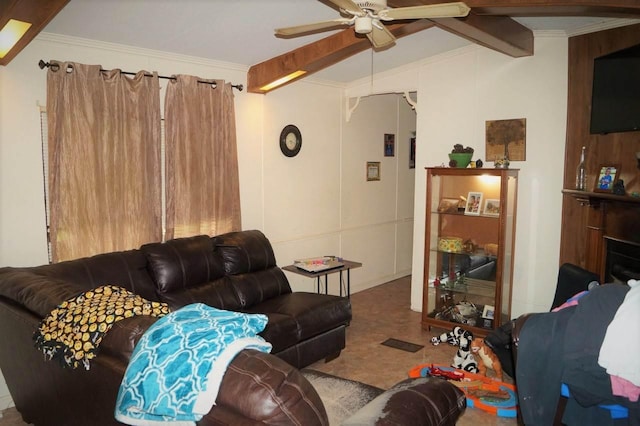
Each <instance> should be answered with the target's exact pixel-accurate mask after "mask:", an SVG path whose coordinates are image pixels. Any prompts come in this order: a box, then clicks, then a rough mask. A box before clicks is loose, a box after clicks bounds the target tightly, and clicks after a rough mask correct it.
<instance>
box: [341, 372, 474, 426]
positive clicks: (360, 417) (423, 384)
mask: <svg viewBox="0 0 640 426" xmlns="http://www.w3.org/2000/svg"><path fill="white" fill-rule="evenodd" d="M466 407H467V399H466V397H465V395H464V393H463V392H462V391H461V390H460V389H458V388H457V387H455V386H454V385H452V384H451V383H449V382H447V381H446V380H443V379H439V378H434V377H421V378H417V379H406V380H403V381H402V382H399V383H397V384H396V385H394V386H393V387H392V388H391V389H389V390H387V391H386V392H384V393H383V394H381V395H379V396H378V397H377V398H375V399H374V400H373V401H371V402H370V403H369V404H367V405H365V406H364V407H362V408H361V409H360V410H358V411H357V412H356V413H355V414H353V415H352V416H351V417H349V418H348V419H347V420H345V421H344V422H343V423H342V425H343V426H356V425H377V426H387V425H388V426H391V425H394V426H400V425H407V426H409V425H431V426H449V425H450V426H454V425H455V424H456V421H457V420H458V418H459V417H460V416H461V415H462V413H464V411H465V409H466Z"/></svg>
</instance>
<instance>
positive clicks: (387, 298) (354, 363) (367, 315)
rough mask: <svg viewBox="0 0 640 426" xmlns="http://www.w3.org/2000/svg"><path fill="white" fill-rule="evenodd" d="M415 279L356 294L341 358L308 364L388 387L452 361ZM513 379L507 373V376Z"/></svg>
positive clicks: (488, 420)
mask: <svg viewBox="0 0 640 426" xmlns="http://www.w3.org/2000/svg"><path fill="white" fill-rule="evenodd" d="M410 294H411V283H410V277H404V278H401V279H398V280H395V281H391V282H389V283H386V284H382V285H380V286H377V287H374V288H372V289H369V290H365V291H362V292H358V293H355V294H352V295H351V303H352V306H353V321H352V322H351V325H350V326H349V327H348V328H347V347H346V348H345V350H343V351H342V354H341V355H340V357H338V358H337V359H335V360H333V361H331V362H328V363H325V362H323V361H320V362H317V363H315V364H312V365H310V366H309V367H308V368H313V369H316V370H320V371H324V372H327V373H331V374H334V375H337V376H341V377H346V378H349V379H353V380H358V381H361V382H364V383H368V384H371V385H374V386H378V387H381V388H385V389H386V388H389V387H391V386H392V385H394V384H395V383H396V382H399V381H400V380H403V379H404V378H406V377H407V372H408V371H409V370H410V369H411V368H412V367H414V366H416V365H419V364H423V363H432V362H433V363H441V364H447V365H448V364H449V363H450V362H451V360H452V359H453V356H454V354H455V351H456V348H455V347H453V346H449V345H446V344H441V345H439V346H437V347H435V346H432V345H431V344H430V343H429V340H430V338H431V337H432V336H435V335H437V334H439V333H442V332H444V331H446V330H436V329H434V330H433V331H425V330H423V329H422V327H421V326H420V313H418V312H413V311H411V310H410ZM388 338H395V339H400V340H405V341H409V342H412V343H416V344H420V345H424V348H423V349H421V350H419V351H418V352H415V353H411V352H405V351H401V350H398V349H394V348H390V347H387V346H383V345H381V344H380V343H382V342H383V341H385V340H387V339H388ZM507 378H508V377H507ZM2 415H3V417H2V418H0V426H24V425H26V423H24V422H23V421H22V419H21V418H20V415H19V414H18V413H17V411H16V410H15V408H10V409H7V410H5V411H4V412H2ZM515 424H516V420H515V419H506V418H500V417H495V416H493V415H491V414H488V413H485V412H483V411H480V410H478V409H474V408H468V409H467V410H466V412H465V413H464V414H463V415H462V417H461V418H460V420H459V422H458V425H460V426H488V425H496V426H506V425H515Z"/></svg>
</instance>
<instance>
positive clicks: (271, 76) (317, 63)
mask: <svg viewBox="0 0 640 426" xmlns="http://www.w3.org/2000/svg"><path fill="white" fill-rule="evenodd" d="M434 25H435V24H434V23H433V22H431V21H429V20H426V19H422V20H417V21H413V22H410V23H403V24H393V25H387V28H388V29H389V31H391V33H392V34H393V35H394V36H395V37H396V38H401V37H404V36H407V35H409V34H413V33H416V32H418V31H422V30H425V29H427V28H431V27H433V26H434ZM368 49H371V42H369V39H367V38H366V37H363V36H359V35H356V33H355V31H354V29H353V28H349V29H346V30H344V31H340V32H338V33H336V34H333V35H331V36H329V37H326V38H323V39H321V40H318V41H316V42H314V43H310V44H307V45H305V46H302V47H300V48H298V49H295V50H292V51H290V52H287V53H284V54H282V55H280V56H276V57H274V58H271V59H268V60H266V61H264V62H261V63H259V64H256V65H253V66H252V67H251V68H249V72H248V73H247V86H248V87H247V91H248V92H249V93H266V92H267V91H268V90H262V89H260V88H261V87H263V86H265V85H266V84H269V83H271V82H273V81H275V80H278V79H280V78H283V77H285V76H288V75H290V74H291V73H294V72H296V71H299V70H301V71H305V74H304V76H307V75H309V74H312V73H314V72H317V71H320V70H322V69H324V68H327V67H329V66H331V65H333V64H336V63H338V62H340V61H342V60H344V59H347V58H348V57H350V56H353V55H355V54H356V53H360V52H363V51H365V50H368ZM300 78H302V75H301V76H298V77H297V78H294V79H292V80H290V81H288V82H287V83H285V84H289V83H291V82H293V81H296V80H298V79H300ZM283 85H284V84H283ZM278 87H282V86H278Z"/></svg>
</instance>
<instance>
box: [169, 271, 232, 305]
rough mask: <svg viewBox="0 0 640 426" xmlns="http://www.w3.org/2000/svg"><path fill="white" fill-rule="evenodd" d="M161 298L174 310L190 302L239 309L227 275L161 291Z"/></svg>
mask: <svg viewBox="0 0 640 426" xmlns="http://www.w3.org/2000/svg"><path fill="white" fill-rule="evenodd" d="M160 296H161V299H162V301H163V302H165V303H166V304H168V305H169V307H171V309H173V310H176V309H178V308H181V307H183V306H186V305H190V304H192V303H205V304H207V305H209V306H213V307H214V308H218V309H225V310H228V311H239V310H241V309H240V308H241V306H240V302H239V301H238V297H237V296H236V292H235V289H234V287H233V285H232V284H231V281H230V280H229V278H228V277H222V278H218V279H215V280H213V281H208V282H205V283H202V284H199V285H197V286H191V287H187V288H182V289H179V290H174V291H171V292H168V293H162V294H161V295H160Z"/></svg>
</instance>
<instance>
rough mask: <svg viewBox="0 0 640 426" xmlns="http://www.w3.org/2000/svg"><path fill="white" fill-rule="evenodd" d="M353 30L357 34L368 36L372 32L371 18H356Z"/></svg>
mask: <svg viewBox="0 0 640 426" xmlns="http://www.w3.org/2000/svg"><path fill="white" fill-rule="evenodd" d="M355 30H356V32H357V33H358V34H369V33H370V32H371V31H373V23H372V20H371V18H370V17H368V16H364V17H359V18H356V22H355Z"/></svg>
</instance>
